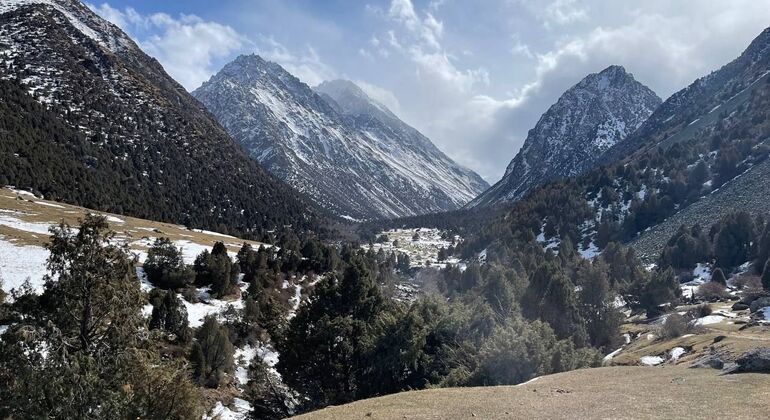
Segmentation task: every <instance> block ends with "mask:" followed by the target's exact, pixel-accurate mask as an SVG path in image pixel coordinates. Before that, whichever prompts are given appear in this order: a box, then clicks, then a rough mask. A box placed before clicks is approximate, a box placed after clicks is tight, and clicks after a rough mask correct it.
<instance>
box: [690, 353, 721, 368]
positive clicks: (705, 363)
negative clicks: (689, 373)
mask: <svg viewBox="0 0 770 420" xmlns="http://www.w3.org/2000/svg"><path fill="white" fill-rule="evenodd" d="M724 366H725V362H724V360H722V358H721V357H719V356H717V355H713V354H712V355H708V356H704V357H701V358H700V359H698V360H696V361H695V362H693V364H692V365H690V368H693V369H722V368H723V367H724Z"/></svg>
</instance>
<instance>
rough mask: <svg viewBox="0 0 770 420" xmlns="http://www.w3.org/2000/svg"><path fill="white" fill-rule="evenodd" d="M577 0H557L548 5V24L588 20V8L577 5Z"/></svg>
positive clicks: (546, 10)
mask: <svg viewBox="0 0 770 420" xmlns="http://www.w3.org/2000/svg"><path fill="white" fill-rule="evenodd" d="M575 3H576V1H575V0H556V1H554V2H552V3H551V4H549V5H548V6H546V8H545V17H546V24H547V25H552V24H554V23H555V24H557V25H566V24H568V23H573V22H579V21H585V20H588V10H587V9H586V8H585V7H580V6H577V5H576V4H575Z"/></svg>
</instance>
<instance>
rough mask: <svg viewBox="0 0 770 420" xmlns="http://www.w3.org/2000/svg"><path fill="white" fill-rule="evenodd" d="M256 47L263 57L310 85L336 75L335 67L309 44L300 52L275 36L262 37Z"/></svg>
mask: <svg viewBox="0 0 770 420" xmlns="http://www.w3.org/2000/svg"><path fill="white" fill-rule="evenodd" d="M256 48H257V52H258V54H259V55H261V56H262V58H265V59H267V60H270V61H274V62H276V63H278V64H280V65H281V66H282V67H283V68H284V69H286V71H288V72H289V73H291V74H293V75H294V76H297V77H298V78H299V79H300V80H302V81H303V82H305V83H306V84H308V85H310V86H316V85H318V84H320V83H321V82H323V81H324V80H331V79H334V78H335V77H336V72H335V71H334V69H332V68H331V67H330V66H328V65H326V64H325V63H324V62H323V61H322V60H321V58H320V57H319V55H318V53H317V52H316V50H315V49H314V48H313V47H312V46H311V45H309V44H308V45H305V48H304V49H303V50H301V51H299V52H292V51H290V50H289V49H288V48H286V47H285V46H284V45H283V44H281V43H279V42H278V41H276V40H275V39H273V37H261V38H260V40H259V42H258V45H257V47H256Z"/></svg>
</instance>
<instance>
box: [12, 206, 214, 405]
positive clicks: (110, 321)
mask: <svg viewBox="0 0 770 420" xmlns="http://www.w3.org/2000/svg"><path fill="white" fill-rule="evenodd" d="M112 237H113V233H112V232H110V231H109V230H108V229H107V223H106V220H105V219H104V217H97V216H90V215H89V216H86V218H85V219H84V220H83V221H82V223H81V226H80V228H79V229H78V231H77V233H74V232H73V230H72V229H70V228H69V226H66V225H60V226H59V227H56V228H53V229H52V237H51V240H50V244H49V250H50V252H51V255H50V257H49V261H48V267H49V270H50V273H51V275H50V277H49V280H48V282H47V283H46V285H45V290H44V292H43V295H42V296H40V297H39V298H37V297H34V296H24V297H21V296H20V300H21V301H25V302H27V304H24V305H20V306H15V309H16V310H20V311H23V312H22V313H20V314H18V315H19V318H18V319H19V322H18V323H17V324H15V325H14V326H13V327H11V328H10V329H9V331H8V332H7V333H6V334H5V335H4V337H3V340H0V417H2V418H20V419H21V418H169V419H187V418H199V417H200V416H201V415H202V410H201V409H200V406H199V398H200V397H199V395H198V393H197V391H196V390H195V389H194V387H193V386H192V384H191V383H190V381H189V380H188V379H187V373H186V370H185V369H184V368H183V367H182V366H180V365H179V364H177V363H174V362H170V361H167V360H163V359H161V358H160V357H159V355H158V354H157V353H156V352H154V351H148V350H145V349H146V348H149V347H151V346H152V344H151V343H149V342H147V341H145V340H146V339H145V338H142V337H143V336H144V334H142V333H141V331H142V330H143V322H142V318H141V315H140V309H141V305H142V302H141V298H140V297H141V295H140V291H139V281H138V280H137V279H136V276H135V272H134V269H133V260H132V259H131V258H130V257H129V253H128V252H127V250H126V249H124V248H120V247H117V246H115V245H112V244H111V243H112V241H111V239H112Z"/></svg>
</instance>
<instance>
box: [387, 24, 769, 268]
mask: <svg viewBox="0 0 770 420" xmlns="http://www.w3.org/2000/svg"><path fill="white" fill-rule="evenodd" d="M608 153H609V154H610V155H612V156H615V157H616V160H615V161H614V162H611V163H608V164H606V165H605V166H602V167H600V168H597V169H594V170H591V171H589V172H587V173H586V174H584V175H581V176H578V177H574V178H568V179H563V180H557V181H552V182H550V183H547V184H545V185H543V186H541V187H537V188H534V189H532V190H530V191H529V192H528V193H526V194H525V195H524V196H523V197H522V198H521V199H519V200H518V201H516V202H515V203H514V204H513V205H512V206H511V208H510V210H509V211H505V212H504V214H502V215H499V216H496V217H493V218H492V220H487V222H486V223H483V225H484V227H483V228H481V229H477V227H478V226H479V223H478V220H476V218H474V217H473V216H472V215H473V210H474V209H470V210H469V212H468V213H464V214H466V215H467V217H462V218H457V217H454V218H453V217H449V218H441V217H424V218H421V219H419V220H420V221H421V222H425V223H426V225H425V226H426V227H432V226H441V227H442V228H449V229H454V230H458V229H464V230H466V231H469V232H475V233H472V234H471V235H466V238H467V241H466V242H465V243H464V249H463V250H462V252H463V253H464V256H466V257H470V256H472V255H474V254H475V253H478V252H481V251H482V250H487V254H486V255H487V256H488V258H492V259H497V258H499V259H500V260H501V261H505V260H506V259H508V258H510V256H511V253H515V252H516V251H515V249H516V247H517V246H520V245H521V243H539V244H540V245H541V246H546V245H547V244H548V243H551V244H557V243H559V242H561V241H563V240H565V239H567V238H569V241H570V243H571V244H572V246H573V247H574V249H575V250H576V251H581V252H584V253H594V252H596V251H601V250H602V249H604V247H606V246H607V244H608V243H610V242H623V243H630V244H631V246H633V247H634V248H636V249H637V251H638V252H639V256H640V257H642V258H643V259H645V260H648V261H652V260H654V259H655V258H657V256H658V255H659V253H660V252H661V251H662V249H663V248H664V246H665V244H666V241H668V239H669V238H670V237H671V236H673V235H674V234H675V233H676V232H677V230H678V228H679V226H680V225H685V226H693V225H695V224H700V225H701V226H704V227H705V226H710V225H711V224H713V223H716V222H717V221H719V220H720V219H721V218H722V217H723V216H724V215H726V214H728V213H729V212H730V211H733V210H734V209H741V210H744V211H747V212H749V213H751V214H755V215H760V214H766V213H767V212H769V211H770V202H769V201H768V200H765V199H764V197H767V196H768V194H770V182H768V179H770V178H768V174H770V161H768V159H767V157H768V154H769V153H770V30H765V31H764V32H763V33H762V34H761V35H760V36H759V37H757V38H756V39H755V40H754V41H753V42H752V43H751V45H750V46H749V48H748V49H747V50H746V51H745V52H744V53H743V54H742V55H741V56H740V57H739V58H738V59H736V60H735V61H733V62H731V63H730V64H728V65H726V66H724V67H723V68H722V69H720V70H718V71H716V72H714V73H712V74H710V75H709V76H706V77H704V78H702V79H699V80H697V81H695V82H694V83H693V84H692V85H690V86H689V87H687V88H685V89H683V90H682V91H680V92H678V93H676V94H674V95H672V96H671V97H670V98H669V99H668V100H666V101H665V102H664V103H663V104H662V105H661V106H660V107H658V108H657V110H656V111H655V112H654V113H653V114H652V116H651V117H650V118H649V119H648V121H647V122H645V123H644V124H643V125H642V127H641V128H640V130H639V131H638V132H637V133H635V134H633V135H631V137H630V140H629V141H627V142H622V143H618V146H617V147H616V148H613V149H611V150H610V151H609V152H608ZM479 217H480V218H483V215H481V214H479ZM403 223H407V222H404V221H403V220H395V221H393V222H392V223H391V225H392V226H393V227H398V226H399V225H400V224H403ZM447 225H449V226H447ZM384 226H387V224H383V225H382V227H384ZM469 227H473V228H472V229H469ZM458 251H459V250H458Z"/></svg>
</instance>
